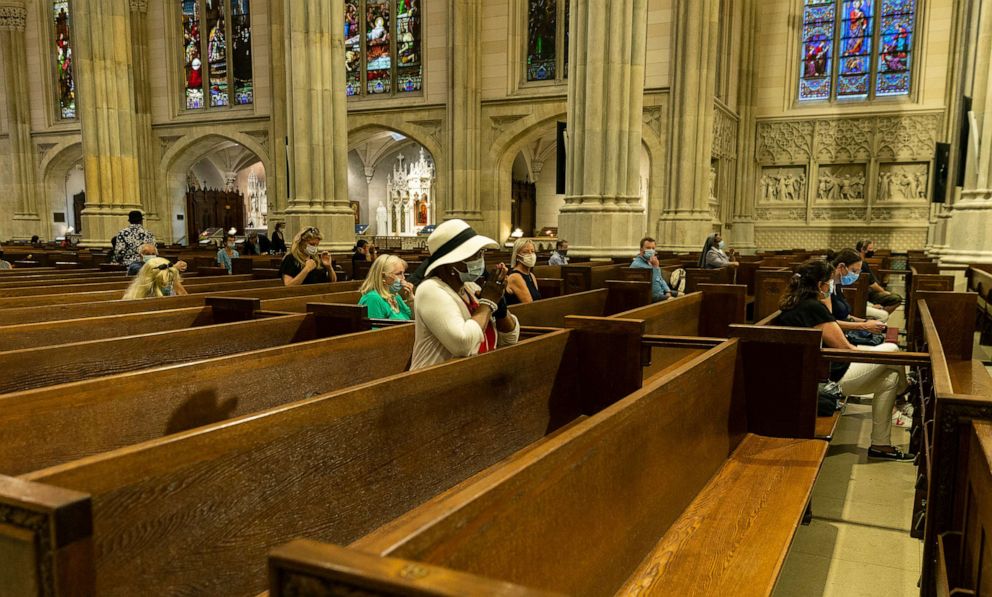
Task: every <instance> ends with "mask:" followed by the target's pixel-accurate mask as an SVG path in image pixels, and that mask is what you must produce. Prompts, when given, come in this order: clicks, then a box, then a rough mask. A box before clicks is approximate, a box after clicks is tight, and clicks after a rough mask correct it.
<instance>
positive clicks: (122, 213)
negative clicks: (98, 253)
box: [79, 205, 157, 248]
mask: <svg viewBox="0 0 992 597" xmlns="http://www.w3.org/2000/svg"><path fill="white" fill-rule="evenodd" d="M136 209H141V206H140V205H115V206H91V207H86V209H84V210H83V214H82V219H83V238H82V240H80V241H79V246H80V247H102V248H106V247H109V246H110V239H112V238H114V237H115V236H117V233H118V232H120V231H121V230H123V229H124V228H127V226H128V221H127V214H128V213H130V212H131V211H133V210H136ZM156 240H157V238H156Z"/></svg>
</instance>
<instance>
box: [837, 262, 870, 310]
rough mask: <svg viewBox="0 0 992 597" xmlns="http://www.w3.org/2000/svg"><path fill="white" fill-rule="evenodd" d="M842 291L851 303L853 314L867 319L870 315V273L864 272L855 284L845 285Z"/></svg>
mask: <svg viewBox="0 0 992 597" xmlns="http://www.w3.org/2000/svg"><path fill="white" fill-rule="evenodd" d="M841 292H843V293H844V299H845V300H847V303H848V304H849V305H851V315H853V316H855V317H860V318H861V319H865V318H866V317H867V316H868V273H867V272H864V273H862V274H861V275H860V276H858V280H857V281H856V282H855V283H854V284H851V285H849V286H844V287H843V288H842V289H841Z"/></svg>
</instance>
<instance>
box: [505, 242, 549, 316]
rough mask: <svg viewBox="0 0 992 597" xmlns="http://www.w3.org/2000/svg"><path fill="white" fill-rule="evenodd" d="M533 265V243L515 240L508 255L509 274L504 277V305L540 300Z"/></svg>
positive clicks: (534, 256)
mask: <svg viewBox="0 0 992 597" xmlns="http://www.w3.org/2000/svg"><path fill="white" fill-rule="evenodd" d="M535 265H537V250H536V249H535V248H534V242H533V241H531V240H529V239H526V238H520V239H517V242H515V243H513V253H512V254H511V255H510V273H509V274H507V276H506V304H508V305H516V304H518V303H524V304H526V303H533V302H534V301H536V300H539V299H540V298H541V291H540V290H538V288H537V277H536V276H534V272H533V269H534V266H535Z"/></svg>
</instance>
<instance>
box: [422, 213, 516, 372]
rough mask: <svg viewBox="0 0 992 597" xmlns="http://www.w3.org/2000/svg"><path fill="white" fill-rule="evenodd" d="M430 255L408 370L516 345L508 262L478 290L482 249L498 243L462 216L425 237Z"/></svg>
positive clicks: (482, 267)
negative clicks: (506, 294)
mask: <svg viewBox="0 0 992 597" xmlns="http://www.w3.org/2000/svg"><path fill="white" fill-rule="evenodd" d="M427 248H428V250H429V251H430V253H431V256H430V257H429V258H428V259H427V261H425V263H424V266H423V269H422V270H421V271H423V278H424V280H423V282H421V283H420V285H419V286H418V287H417V302H416V304H415V306H414V312H415V314H416V317H415V320H416V324H415V325H416V336H415V339H414V344H413V359H412V363H411V366H410V368H411V369H422V368H424V367H429V366H431V365H437V364H439V363H443V362H445V361H448V360H450V359H453V358H460V357H468V356H472V355H476V354H481V353H484V352H489V351H491V350H493V349H495V348H496V347H497V346H503V345H507V344H516V342H517V340H518V339H519V337H520V325H519V323H518V322H517V318H516V317H514V316H513V315H511V314H509V313H508V312H507V310H506V302H505V301H504V300H503V293H504V291H505V290H506V266H505V265H503V264H500V265H499V266H497V267H496V268H495V269H494V270H493V271H492V272H491V273H490V275H489V279H488V280H487V281H486V282H485V284H484V285H483V286H482V287H481V288H480V286H479V285H478V284H476V281H478V280H479V278H481V277H483V274H485V272H486V263H485V257H483V251H484V250H485V249H496V248H499V244H498V243H497V242H496V241H494V240H492V239H491V238H486V237H484V236H481V235H479V234H477V233H476V232H475V230H473V229H472V228H471V227H470V226H469V225H468V224H466V223H465V222H464V221H462V220H448V221H447V222H444V223H443V224H440V225H439V226H438V227H437V228H436V229H435V230H434V232H433V233H431V235H430V237H428V239H427Z"/></svg>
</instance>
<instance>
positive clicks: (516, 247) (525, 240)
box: [510, 238, 537, 267]
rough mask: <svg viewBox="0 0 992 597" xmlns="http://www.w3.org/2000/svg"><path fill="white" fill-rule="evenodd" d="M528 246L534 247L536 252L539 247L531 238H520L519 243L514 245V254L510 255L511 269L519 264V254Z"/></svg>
mask: <svg viewBox="0 0 992 597" xmlns="http://www.w3.org/2000/svg"><path fill="white" fill-rule="evenodd" d="M527 245H530V246H532V247H534V251H535V252H536V251H537V247H535V246H534V241H532V240H531V239H529V238H518V239H517V242H515V243H513V253H511V254H510V267H513V266H515V265H516V264H517V253H519V252H520V249H523V248H524V247H526V246H527Z"/></svg>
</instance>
